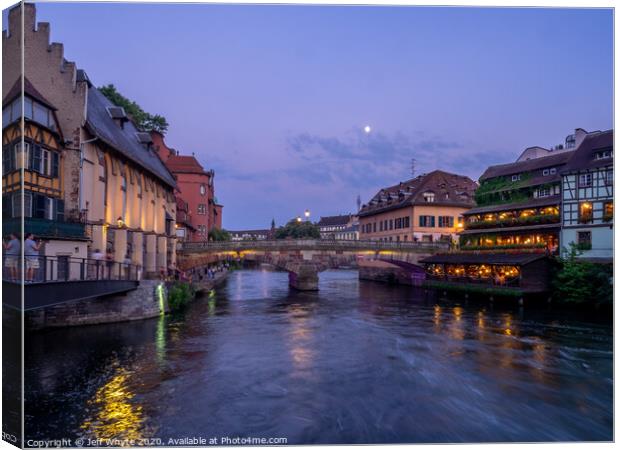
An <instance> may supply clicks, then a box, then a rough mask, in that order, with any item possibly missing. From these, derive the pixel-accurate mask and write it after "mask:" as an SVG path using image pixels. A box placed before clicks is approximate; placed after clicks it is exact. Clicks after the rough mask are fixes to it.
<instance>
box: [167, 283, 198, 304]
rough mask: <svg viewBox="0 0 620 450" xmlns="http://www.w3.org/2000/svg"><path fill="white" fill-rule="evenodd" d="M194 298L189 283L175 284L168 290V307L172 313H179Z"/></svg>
mask: <svg viewBox="0 0 620 450" xmlns="http://www.w3.org/2000/svg"><path fill="white" fill-rule="evenodd" d="M193 298H194V291H193V289H192V288H191V286H190V284H189V283H180V282H178V281H177V282H175V283H174V284H173V285H172V286H170V288H169V289H168V306H169V307H170V310H171V311H179V310H181V309H183V308H185V307H186V306H187V304H188V303H189V302H190V300H191V299H193Z"/></svg>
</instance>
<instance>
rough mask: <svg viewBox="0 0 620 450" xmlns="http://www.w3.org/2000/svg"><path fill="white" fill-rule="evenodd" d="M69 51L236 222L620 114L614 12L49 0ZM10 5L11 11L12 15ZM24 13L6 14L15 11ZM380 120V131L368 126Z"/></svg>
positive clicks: (48, 15) (321, 203) (508, 154)
mask: <svg viewBox="0 0 620 450" xmlns="http://www.w3.org/2000/svg"><path fill="white" fill-rule="evenodd" d="M37 11H38V20H39V21H45V22H50V23H51V30H52V39H53V40H54V41H58V42H62V43H64V45H65V57H66V58H67V59H69V60H72V61H75V62H76V63H77V65H78V67H79V68H82V69H85V70H86V72H87V73H88V75H89V77H90V79H91V80H92V81H93V82H94V83H95V85H97V86H101V85H104V84H108V83H113V84H115V85H116V86H117V88H118V89H119V91H120V92H121V93H123V94H124V95H126V96H128V97H130V98H131V99H134V100H135V101H137V102H138V103H139V104H140V105H141V106H142V107H143V108H144V109H145V110H147V111H149V112H151V113H158V114H162V115H164V116H165V117H166V118H167V119H168V122H169V123H170V129H169V132H168V134H167V138H166V142H167V143H168V145H170V146H172V147H174V148H175V149H177V150H179V151H180V152H181V153H186V154H191V153H192V152H194V153H195V154H196V156H197V157H198V159H199V161H200V162H201V163H202V164H203V166H204V167H205V168H206V169H211V168H213V169H214V170H215V172H216V176H215V183H216V195H217V197H218V199H219V201H220V202H221V203H223V204H224V216H223V217H224V220H223V225H224V228H227V229H232V230H235V229H245V228H268V227H269V224H270V222H271V219H272V217H274V218H275V220H276V222H277V223H278V225H281V224H282V223H284V222H285V221H286V220H288V219H290V218H292V217H294V216H296V215H298V214H302V213H303V211H304V209H306V208H308V209H309V210H310V211H311V213H312V219H314V220H318V218H319V216H321V215H334V214H339V213H348V212H354V211H355V209H356V197H357V195H358V194H359V195H361V198H362V202H366V201H368V199H369V198H370V197H371V196H372V195H373V194H374V193H375V192H376V191H377V190H378V189H379V188H381V187H383V186H387V185H391V184H395V183H398V182H399V181H402V180H406V179H408V178H410V177H411V176H410V175H411V172H410V171H411V168H410V160H411V158H415V159H416V160H417V169H416V174H421V173H424V172H429V171H431V170H434V169H443V170H446V171H451V172H456V173H460V174H464V175H468V176H470V177H471V178H473V179H478V177H479V176H480V174H481V173H482V172H483V171H484V169H485V168H486V167H487V166H488V165H491V164H498V163H506V162H511V161H514V159H515V158H516V157H517V156H518V155H519V154H520V153H521V152H522V151H523V149H524V148H526V147H528V146H533V145H540V146H544V147H549V146H552V145H556V144H560V143H562V142H563V140H564V138H565V137H566V135H568V134H570V133H572V132H573V131H574V129H575V128H576V127H581V128H584V129H586V130H588V131H590V130H604V129H609V128H612V126H613V116H612V113H613V93H612V88H613V66H612V64H613V53H612V52H613V47H612V43H613V15H612V10H611V9H598V10H594V9H592V10H588V9H572V10H571V9H507V8H505V9H479V8H436V7H435V8H421V7H379V6H374V7H372V6H371V7H344V6H342V7H336V6H248V5H243V6H237V5H188V4H177V5H174V4H172V5H157V4H152V5H147V4H111V3H106V4H76V3H73V4H50V3H47V4H46V3H42V4H38V5H37ZM5 16H6V12H5V15H4V18H5V19H6V17H5ZM5 23H6V21H5ZM366 125H369V126H370V127H371V132H370V133H369V134H366V133H364V130H363V128H364V126H366Z"/></svg>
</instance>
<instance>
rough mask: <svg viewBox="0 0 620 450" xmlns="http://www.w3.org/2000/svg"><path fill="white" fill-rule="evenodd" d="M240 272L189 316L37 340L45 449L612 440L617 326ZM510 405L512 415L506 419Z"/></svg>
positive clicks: (331, 280) (351, 284) (32, 420)
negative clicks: (50, 445)
mask: <svg viewBox="0 0 620 450" xmlns="http://www.w3.org/2000/svg"><path fill="white" fill-rule="evenodd" d="M287 283H288V277H287V275H286V273H281V272H267V271H238V272H234V273H233V274H232V275H231V277H230V279H229V280H228V282H227V284H225V285H223V286H221V287H218V288H217V290H216V291H215V292H213V293H212V294H207V295H205V296H203V297H201V298H199V299H198V300H197V301H196V302H195V303H194V304H192V305H191V307H190V308H189V309H188V310H187V311H186V312H185V313H184V314H178V315H174V316H166V317H161V318H158V319H155V320H152V321H142V322H131V323H127V324H117V325H106V326H102V327H85V328H75V329H66V330H54V331H52V332H46V333H42V334H33V335H30V336H28V338H27V341H26V345H27V351H26V357H27V361H26V365H27V368H28V371H27V373H26V386H27V387H26V393H27V394H26V395H27V401H26V408H27V411H26V429H27V432H29V434H30V435H32V436H33V437H34V438H37V439H44V438H54V437H56V436H58V435H63V436H68V437H77V436H83V435H89V436H93V437H140V436H155V437H161V438H163V439H166V438H169V437H178V436H183V435H188V436H189V435H195V434H199V435H253V436H267V437H269V436H283V437H287V438H288V439H289V443H290V444H311V443H334V444H336V443H381V442H383V443H397V442H467V441H470V442H471V441H476V442H489V441H545V440H551V441H557V440H563V441H570V440H608V439H611V437H612V433H611V431H612V418H613V416H612V392H613V383H612V373H613V372H612V329H611V326H610V325H609V324H600V323H596V322H592V321H590V322H587V321H585V319H584V318H583V317H570V316H568V315H565V314H561V313H554V315H552V316H550V317H548V316H547V315H546V314H545V313H541V312H537V311H536V310H527V309H526V310H522V311H520V312H519V311H517V310H511V309H509V308H508V309H507V308H503V307H502V306H501V305H499V304H497V303H496V305H495V307H494V308H490V307H482V306H481V305H474V304H463V303H461V304H457V303H455V302H453V301H447V300H445V299H436V298H433V297H432V296H426V295H424V293H423V292H420V291H419V290H416V289H412V288H407V287H393V286H385V285H381V284H376V283H370V282H360V281H358V280H357V273H356V272H347V271H340V272H339V271H328V272H325V273H322V274H321V285H320V288H321V289H320V291H319V292H313V293H300V292H295V291H291V290H289V288H288V285H287ZM506 405H510V407H509V408H508V407H507V406H506Z"/></svg>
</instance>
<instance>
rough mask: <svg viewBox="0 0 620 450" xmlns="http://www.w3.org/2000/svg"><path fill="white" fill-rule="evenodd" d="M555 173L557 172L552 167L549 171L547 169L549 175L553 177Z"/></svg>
mask: <svg viewBox="0 0 620 450" xmlns="http://www.w3.org/2000/svg"><path fill="white" fill-rule="evenodd" d="M557 171H558V170H557V169H556V168H555V167H552V168H551V169H549V175H555V173H556V172H557Z"/></svg>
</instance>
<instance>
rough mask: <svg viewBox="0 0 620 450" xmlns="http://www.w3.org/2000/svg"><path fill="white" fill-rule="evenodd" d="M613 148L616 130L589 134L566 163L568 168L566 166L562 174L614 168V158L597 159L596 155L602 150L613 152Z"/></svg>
mask: <svg viewBox="0 0 620 450" xmlns="http://www.w3.org/2000/svg"><path fill="white" fill-rule="evenodd" d="M613 147H614V130H607V131H603V132H600V133H596V134H589V135H588V136H586V138H585V139H584V140H583V142H582V143H581V145H580V146H579V148H577V150H576V151H574V152H573V155H572V157H571V159H570V160H569V161H568V162H567V163H566V166H564V169H563V170H562V173H567V172H575V171H579V170H587V169H594V168H597V167H605V166H612V165H613V164H614V160H613V157H612V158H605V159H596V157H595V155H596V153H597V152H600V151H601V150H613Z"/></svg>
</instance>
